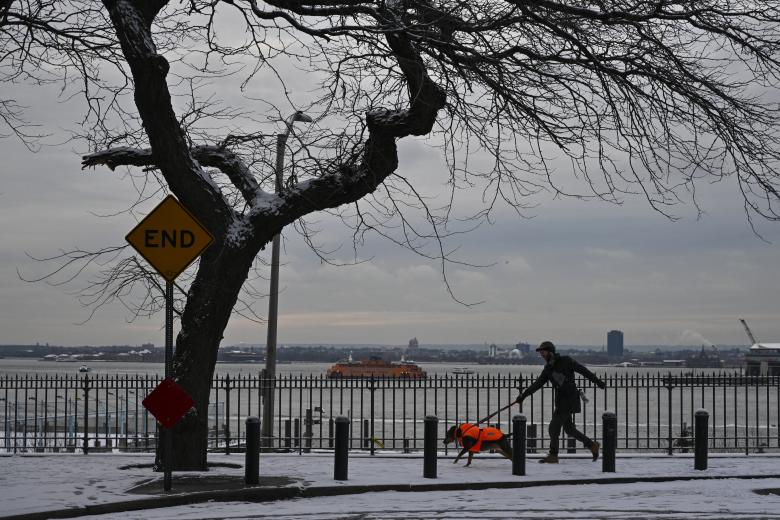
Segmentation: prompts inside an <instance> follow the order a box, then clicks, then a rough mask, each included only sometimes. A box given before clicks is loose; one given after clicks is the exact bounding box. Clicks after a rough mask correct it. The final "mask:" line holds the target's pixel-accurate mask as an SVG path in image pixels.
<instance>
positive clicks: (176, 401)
mask: <svg viewBox="0 0 780 520" xmlns="http://www.w3.org/2000/svg"><path fill="white" fill-rule="evenodd" d="M142 404H143V405H144V408H146V409H147V410H149V413H151V414H152V415H154V417H155V418H156V419H157V420H158V421H160V424H162V425H163V426H164V427H165V428H172V427H173V426H174V425H175V424H176V423H177V422H179V421H180V420H181V418H182V417H184V416H185V415H186V413H187V412H189V411H190V408H192V405H193V401H192V397H190V396H189V394H188V393H187V392H185V391H184V389H183V388H182V387H180V386H179V385H177V384H176V382H175V381H174V380H173V379H171V378H170V377H166V378H165V379H163V380H162V382H161V383H160V384H159V385H157V388H155V389H154V390H152V393H150V394H149V395H147V396H146V399H144V400H143V403H142Z"/></svg>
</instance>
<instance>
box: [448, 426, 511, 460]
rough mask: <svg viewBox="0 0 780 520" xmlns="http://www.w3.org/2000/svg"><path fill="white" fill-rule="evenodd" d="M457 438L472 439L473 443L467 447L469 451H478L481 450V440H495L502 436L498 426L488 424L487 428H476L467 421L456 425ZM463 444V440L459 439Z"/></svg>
mask: <svg viewBox="0 0 780 520" xmlns="http://www.w3.org/2000/svg"><path fill="white" fill-rule="evenodd" d="M458 433H459V435H458V438H461V437H469V438H471V439H473V440H474V445H473V446H472V447H471V448H469V451H470V452H471V453H479V452H480V451H481V450H482V443H483V442H491V441H497V440H499V439H500V438H501V437H503V435H504V434H503V433H501V430H499V429H498V428H493V427H492V426H488V427H487V428H478V427H477V426H475V425H473V424H469V423H464V424H461V425H460V426H459V427H458ZM460 442H461V444H463V441H462V440H461V441H460Z"/></svg>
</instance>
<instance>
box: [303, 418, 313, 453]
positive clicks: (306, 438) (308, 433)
mask: <svg viewBox="0 0 780 520" xmlns="http://www.w3.org/2000/svg"><path fill="white" fill-rule="evenodd" d="M304 423H305V424H304V425H303V426H304V427H303V452H304V453H309V452H311V439H312V437H313V436H314V431H313V428H314V418H313V417H312V413H311V408H307V409H306V418H305V419H304Z"/></svg>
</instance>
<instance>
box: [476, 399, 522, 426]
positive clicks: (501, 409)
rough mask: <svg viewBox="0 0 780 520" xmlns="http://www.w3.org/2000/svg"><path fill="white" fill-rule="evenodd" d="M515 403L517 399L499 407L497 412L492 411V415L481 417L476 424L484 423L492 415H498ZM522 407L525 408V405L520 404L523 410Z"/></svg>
mask: <svg viewBox="0 0 780 520" xmlns="http://www.w3.org/2000/svg"><path fill="white" fill-rule="evenodd" d="M513 404H515V401H512V402H511V403H509V404H508V405H506V406H504V407H503V408H499V409H498V410H496V411H495V412H493V413H491V414H490V415H488V416H487V417H485V418H484V419H480V420H479V421H477V422H476V423H474V425H475V426H476V425H477V424H482V423H483V422H485V421H488V420H490V418H491V417H494V416H495V415H498V413H499V412H503V411H504V410H506V409H507V408H509V407H510V406H512V405H513ZM522 409H523V406H522V404H521V405H520V410H522Z"/></svg>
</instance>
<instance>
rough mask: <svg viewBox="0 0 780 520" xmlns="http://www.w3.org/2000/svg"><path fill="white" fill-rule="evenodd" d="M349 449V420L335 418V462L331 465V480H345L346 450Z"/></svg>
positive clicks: (341, 417)
mask: <svg viewBox="0 0 780 520" xmlns="http://www.w3.org/2000/svg"><path fill="white" fill-rule="evenodd" d="M348 447H349V419H347V418H346V417H344V416H343V415H339V416H338V417H336V448H335V450H334V452H335V454H336V460H335V463H334V465H333V478H334V479H335V480H347V473H348V468H347V464H348V459H347V448H348Z"/></svg>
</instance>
